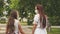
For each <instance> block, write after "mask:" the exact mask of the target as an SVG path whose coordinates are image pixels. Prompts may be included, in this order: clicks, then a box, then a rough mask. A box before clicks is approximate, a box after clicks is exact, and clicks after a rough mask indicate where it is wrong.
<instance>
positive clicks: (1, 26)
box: [0, 24, 32, 34]
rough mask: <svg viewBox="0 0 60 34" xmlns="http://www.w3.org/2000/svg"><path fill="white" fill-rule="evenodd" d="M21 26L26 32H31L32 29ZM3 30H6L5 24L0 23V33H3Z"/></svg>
mask: <svg viewBox="0 0 60 34" xmlns="http://www.w3.org/2000/svg"><path fill="white" fill-rule="evenodd" d="M22 28H23V31H24V32H25V33H26V34H31V32H32V30H31V29H30V28H29V27H28V26H26V27H25V26H22ZM5 31H6V24H0V34H5Z"/></svg>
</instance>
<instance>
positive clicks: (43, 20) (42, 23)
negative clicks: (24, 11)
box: [36, 4, 46, 28]
mask: <svg viewBox="0 0 60 34" xmlns="http://www.w3.org/2000/svg"><path fill="white" fill-rule="evenodd" d="M36 7H37V10H38V13H39V16H40V27H41V28H45V27H46V17H45V14H44V12H43V11H44V10H43V6H42V5H40V4H37V5H36Z"/></svg>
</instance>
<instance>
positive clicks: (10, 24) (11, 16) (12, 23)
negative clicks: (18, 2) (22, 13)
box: [6, 10, 18, 33]
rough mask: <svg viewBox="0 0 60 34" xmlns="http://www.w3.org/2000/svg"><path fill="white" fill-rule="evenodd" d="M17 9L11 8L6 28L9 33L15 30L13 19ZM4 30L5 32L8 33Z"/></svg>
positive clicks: (15, 16) (15, 17)
mask: <svg viewBox="0 0 60 34" xmlns="http://www.w3.org/2000/svg"><path fill="white" fill-rule="evenodd" d="M17 16H18V15H17V10H12V11H11V13H10V16H9V19H8V23H7V28H6V29H8V32H9V33H13V32H14V30H15V27H14V22H15V21H14V19H17ZM8 32H6V33H8Z"/></svg>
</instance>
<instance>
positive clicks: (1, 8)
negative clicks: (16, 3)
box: [0, 0, 4, 16]
mask: <svg viewBox="0 0 60 34" xmlns="http://www.w3.org/2000/svg"><path fill="white" fill-rule="evenodd" d="M3 1H4V0H0V16H2V11H3V9H4V8H3V5H4V2H3Z"/></svg>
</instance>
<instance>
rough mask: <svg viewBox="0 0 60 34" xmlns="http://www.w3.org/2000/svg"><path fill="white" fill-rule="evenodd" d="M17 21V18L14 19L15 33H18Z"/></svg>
mask: <svg viewBox="0 0 60 34" xmlns="http://www.w3.org/2000/svg"><path fill="white" fill-rule="evenodd" d="M18 23H19V20H17V19H15V23H14V26H15V34H18Z"/></svg>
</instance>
